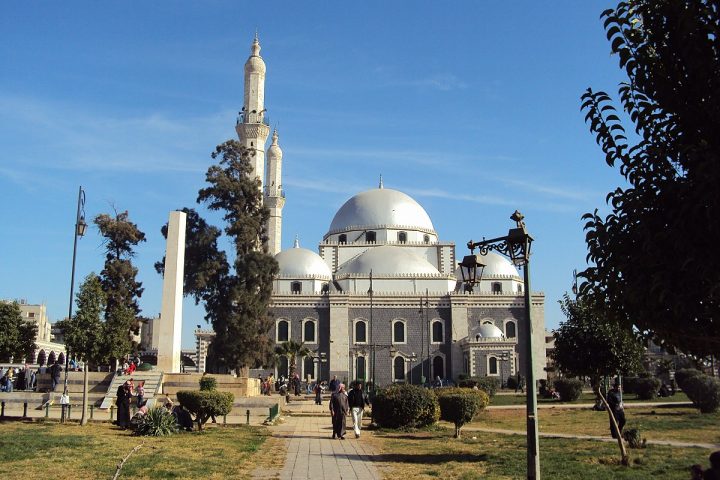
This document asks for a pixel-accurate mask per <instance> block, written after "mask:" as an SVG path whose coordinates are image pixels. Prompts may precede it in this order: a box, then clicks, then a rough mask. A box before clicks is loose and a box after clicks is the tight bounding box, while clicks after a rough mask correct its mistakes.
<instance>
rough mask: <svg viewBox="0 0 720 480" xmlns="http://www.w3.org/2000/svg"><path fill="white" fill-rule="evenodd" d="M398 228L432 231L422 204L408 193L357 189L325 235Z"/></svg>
mask: <svg viewBox="0 0 720 480" xmlns="http://www.w3.org/2000/svg"><path fill="white" fill-rule="evenodd" d="M387 227H397V228H403V229H408V230H413V229H417V230H421V231H425V232H430V233H435V228H434V227H433V224H432V221H431V220H430V217H429V216H428V214H427V212H426V211H425V209H424V208H423V207H421V206H420V204H419V203H417V202H416V201H415V200H413V199H412V198H411V197H410V196H408V195H406V194H404V193H402V192H399V191H397V190H392V189H389V188H374V189H372V190H367V191H365V192H360V193H358V194H357V195H355V196H354V197H352V198H351V199H350V200H348V201H347V202H345V204H343V206H342V207H340V209H339V210H338V211H337V213H336V214H335V217H334V218H333V220H332V223H331V224H330V230H329V232H328V233H327V234H326V237H327V236H328V235H330V234H333V233H338V232H343V231H349V230H365V229H371V228H372V229H377V228H387Z"/></svg>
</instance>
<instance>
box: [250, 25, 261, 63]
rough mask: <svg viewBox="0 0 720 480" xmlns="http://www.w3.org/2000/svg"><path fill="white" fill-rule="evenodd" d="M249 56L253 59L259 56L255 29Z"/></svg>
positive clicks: (258, 43) (258, 44)
mask: <svg viewBox="0 0 720 480" xmlns="http://www.w3.org/2000/svg"><path fill="white" fill-rule="evenodd" d="M250 55H251V56H253V57H259V56H260V40H259V39H258V32H257V29H255V39H254V40H253V43H252V47H250Z"/></svg>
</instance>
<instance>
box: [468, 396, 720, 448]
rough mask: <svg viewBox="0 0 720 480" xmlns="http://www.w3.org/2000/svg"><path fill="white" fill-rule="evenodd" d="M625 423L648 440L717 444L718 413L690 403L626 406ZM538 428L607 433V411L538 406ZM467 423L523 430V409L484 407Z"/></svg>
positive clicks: (564, 431) (718, 432)
mask: <svg viewBox="0 0 720 480" xmlns="http://www.w3.org/2000/svg"><path fill="white" fill-rule="evenodd" d="M625 416H626V419H627V425H626V427H625V428H633V427H637V428H639V429H640V432H641V433H642V435H643V436H644V437H646V438H648V439H649V440H676V441H680V442H702V443H718V444H720V413H713V414H708V413H700V412H699V411H698V410H696V409H694V408H690V407H660V406H658V407H638V408H628V409H626V410H625ZM538 418H539V420H538V423H539V426H540V431H541V432H550V433H573V434H582V435H605V436H607V435H609V434H610V430H609V420H608V415H607V412H596V411H593V410H590V409H578V408H562V405H558V407H557V408H551V409H547V408H543V409H539V410H538ZM470 426H477V427H483V428H501V429H507V430H520V431H523V430H525V415H524V411H523V412H522V413H518V411H517V410H485V411H484V412H482V413H481V414H480V415H479V416H478V417H477V418H476V419H475V420H474V421H473V422H472V423H471V424H470Z"/></svg>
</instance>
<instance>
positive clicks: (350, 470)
mask: <svg viewBox="0 0 720 480" xmlns="http://www.w3.org/2000/svg"><path fill="white" fill-rule="evenodd" d="M348 420H349V421H348V427H349V428H348V435H346V436H345V440H333V439H332V438H331V437H332V428H331V426H330V415H329V414H328V415H324V416H297V417H293V416H289V417H284V422H283V423H282V424H280V425H277V426H274V427H271V428H272V430H273V436H274V437H277V438H283V439H285V443H286V447H287V454H286V457H285V464H284V466H283V468H282V470H280V471H279V472H274V474H271V476H270V477H268V475H269V474H270V472H257V473H256V474H255V475H254V478H280V479H281V480H303V479H308V480H323V479H333V480H337V479H353V480H379V479H382V475H381V474H380V472H378V470H377V469H376V468H375V466H374V465H373V462H372V459H373V455H374V452H373V450H372V448H371V447H370V446H369V445H368V444H367V443H366V442H364V441H363V436H362V435H361V437H360V438H359V439H356V438H355V435H354V434H353V433H352V429H351V428H350V424H351V423H352V420H351V419H350V418H349V417H348ZM363 435H369V433H368V432H363Z"/></svg>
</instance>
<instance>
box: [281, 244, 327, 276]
mask: <svg viewBox="0 0 720 480" xmlns="http://www.w3.org/2000/svg"><path fill="white" fill-rule="evenodd" d="M296 245H297V243H296ZM275 260H277V262H278V265H279V266H280V271H279V275H280V276H281V277H286V278H287V277H290V278H307V277H316V278H321V279H324V280H331V279H332V272H331V271H330V267H328V265H327V263H325V261H324V260H323V259H322V257H321V256H320V255H318V254H317V253H315V252H313V251H310V250H308V249H307V248H300V247H298V246H296V247H294V248H290V249H288V250H283V251H282V252H280V253H278V254H277V255H275Z"/></svg>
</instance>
